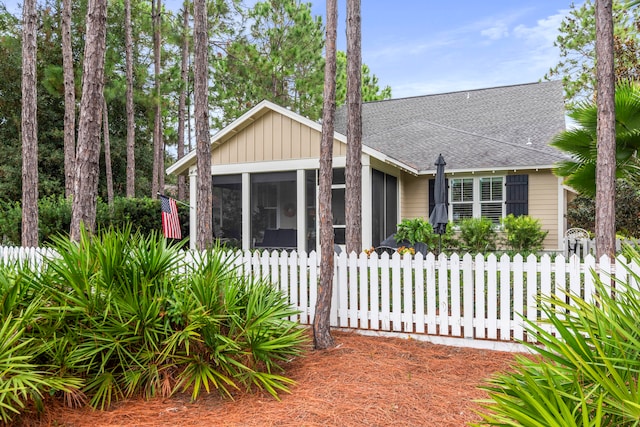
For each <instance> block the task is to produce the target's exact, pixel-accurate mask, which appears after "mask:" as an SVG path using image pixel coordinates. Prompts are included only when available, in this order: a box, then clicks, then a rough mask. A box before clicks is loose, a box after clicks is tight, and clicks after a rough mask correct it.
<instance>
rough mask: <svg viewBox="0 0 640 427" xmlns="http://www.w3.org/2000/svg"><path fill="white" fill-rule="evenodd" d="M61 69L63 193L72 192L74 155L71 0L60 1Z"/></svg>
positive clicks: (74, 97) (69, 194)
mask: <svg viewBox="0 0 640 427" xmlns="http://www.w3.org/2000/svg"><path fill="white" fill-rule="evenodd" d="M62 69H63V75H64V195H65V197H69V196H71V195H72V194H73V174H74V161H75V157H76V83H75V76H74V73H73V50H72V48H71V0H63V1H62Z"/></svg>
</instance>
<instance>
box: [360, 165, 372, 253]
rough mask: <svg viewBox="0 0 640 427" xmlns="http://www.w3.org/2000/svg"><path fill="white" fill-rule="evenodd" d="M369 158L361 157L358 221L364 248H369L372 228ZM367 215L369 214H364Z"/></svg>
mask: <svg viewBox="0 0 640 427" xmlns="http://www.w3.org/2000/svg"><path fill="white" fill-rule="evenodd" d="M371 180H372V174H371V157H369V156H368V155H365V156H362V184H361V185H362V193H361V197H362V200H361V203H360V209H361V214H360V221H361V226H362V227H361V230H360V231H361V233H362V235H361V236H360V238H361V240H362V246H363V249H364V248H368V247H371V227H372V225H371V224H372V219H371V214H370V212H372V207H371V203H372V202H371V191H372V190H371V185H372V184H371ZM365 212H366V213H369V214H365Z"/></svg>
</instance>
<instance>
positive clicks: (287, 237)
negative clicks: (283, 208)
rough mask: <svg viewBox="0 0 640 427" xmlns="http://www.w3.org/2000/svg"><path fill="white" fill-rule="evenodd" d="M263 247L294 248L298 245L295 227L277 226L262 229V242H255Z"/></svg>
mask: <svg viewBox="0 0 640 427" xmlns="http://www.w3.org/2000/svg"><path fill="white" fill-rule="evenodd" d="M255 246H256V248H263V249H296V248H297V247H298V239H297V232H296V229H295V228H277V229H267V230H264V238H263V239H262V242H257V243H256V244H255Z"/></svg>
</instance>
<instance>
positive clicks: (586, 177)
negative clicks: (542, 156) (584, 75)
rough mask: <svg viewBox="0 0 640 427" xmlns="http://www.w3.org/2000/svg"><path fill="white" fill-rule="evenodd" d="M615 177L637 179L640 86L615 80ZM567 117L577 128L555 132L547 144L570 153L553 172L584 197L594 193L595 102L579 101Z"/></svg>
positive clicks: (638, 169) (639, 141) (638, 168)
mask: <svg viewBox="0 0 640 427" xmlns="http://www.w3.org/2000/svg"><path fill="white" fill-rule="evenodd" d="M615 111H616V120H615V127H616V147H615V151H616V178H618V179H624V180H626V181H637V180H639V179H640V162H638V158H637V156H636V154H637V152H638V149H640V87H638V86H637V85H635V84H633V83H631V82H622V83H619V84H618V85H617V87H616V94H615ZM569 116H570V117H571V118H572V119H573V120H575V121H576V123H577V124H578V127H577V128H575V129H569V130H566V131H564V132H561V133H560V134H558V135H557V136H556V137H555V138H554V139H553V141H552V142H551V145H553V146H554V147H556V148H558V149H560V150H562V151H564V152H566V153H568V154H570V155H571V157H572V158H571V160H565V161H562V162H560V163H558V164H557V165H556V169H555V173H556V175H558V176H562V177H566V178H567V179H566V181H565V183H566V184H567V185H569V186H571V187H573V188H574V189H575V190H576V191H578V192H579V193H581V194H584V195H587V196H592V197H593V196H595V195H596V157H597V108H596V105H595V103H588V102H584V103H582V104H579V105H578V106H577V108H576V109H575V110H573V111H572V112H571V113H570V114H569Z"/></svg>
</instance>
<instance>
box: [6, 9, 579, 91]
mask: <svg viewBox="0 0 640 427" xmlns="http://www.w3.org/2000/svg"><path fill="white" fill-rule="evenodd" d="M0 1H2V0H0ZM305 1H307V0H305ZM245 2H246V3H254V2H255V0H245ZM4 3H5V4H6V5H7V8H8V10H9V11H11V12H14V13H21V9H20V8H19V7H18V6H17V4H18V3H20V4H21V3H22V1H21V0H5V1H4ZM575 3H576V4H582V3H583V1H582V0H578V1H575ZM165 4H166V5H167V6H168V7H170V8H172V7H179V5H181V4H182V0H165ZM570 4H571V0H489V1H478V0H457V1H453V2H451V3H448V2H444V3H443V2H441V1H434V0H391V1H390V0H361V12H362V61H363V62H364V63H365V64H367V65H368V66H369V67H370V69H371V71H372V72H373V73H374V74H376V75H377V76H378V78H379V83H380V85H381V86H385V85H389V86H391V88H392V91H393V97H394V98H399V97H406V96H415V95H425V94H431V93H443V92H451V91H457V90H468V89H479V88H485V87H494V86H503V85H511V84H519V83H530V82H535V81H538V80H540V79H541V78H543V76H544V75H545V73H547V71H548V70H549V68H550V67H552V66H554V65H555V64H557V63H558V60H559V53H558V49H557V48H555V47H554V46H553V41H554V40H555V39H556V37H557V35H558V27H559V25H560V22H561V21H562V19H563V17H564V16H566V15H567V13H568V11H569V6H570ZM325 8H326V6H325V2H324V1H320V0H314V1H312V12H313V14H314V15H321V16H323V22H324V15H325ZM345 18H346V1H345V0H338V25H339V27H338V49H340V50H346V41H345V29H346V28H345V27H346V25H345Z"/></svg>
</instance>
